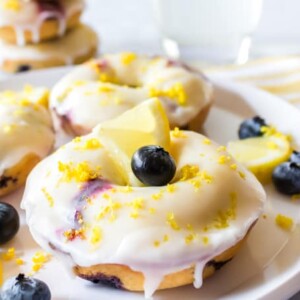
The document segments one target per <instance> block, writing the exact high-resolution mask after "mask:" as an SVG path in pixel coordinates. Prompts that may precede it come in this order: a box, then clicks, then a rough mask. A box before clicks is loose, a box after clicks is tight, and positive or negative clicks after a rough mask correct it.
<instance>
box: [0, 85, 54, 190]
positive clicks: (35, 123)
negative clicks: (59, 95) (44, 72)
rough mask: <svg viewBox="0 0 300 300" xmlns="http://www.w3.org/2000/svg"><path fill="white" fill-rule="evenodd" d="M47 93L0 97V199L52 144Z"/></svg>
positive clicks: (41, 90)
mask: <svg viewBox="0 0 300 300" xmlns="http://www.w3.org/2000/svg"><path fill="white" fill-rule="evenodd" d="M48 93H49V92H48V90H46V89H44V88H36V89H33V88H32V87H29V86H27V87H26V88H25V89H24V90H23V91H22V92H18V93H17V92H13V91H5V92H1V93H0V145H1V147H0V161H1V164H0V196H3V195H5V194H7V193H9V192H11V191H13V190H15V189H16V188H18V187H19V186H21V185H22V184H23V183H24V182H25V180H26V178H27V175H28V174H29V172H30V171H31V170H32V168H33V167H34V166H35V165H36V164H37V163H38V162H39V161H40V160H41V159H42V158H44V157H45V156H46V155H47V154H48V153H49V152H50V150H51V148H52V145H53V143H54V132H53V130H52V123H51V117H50V114H49V112H48V111H47V108H46V105H47V98H48Z"/></svg>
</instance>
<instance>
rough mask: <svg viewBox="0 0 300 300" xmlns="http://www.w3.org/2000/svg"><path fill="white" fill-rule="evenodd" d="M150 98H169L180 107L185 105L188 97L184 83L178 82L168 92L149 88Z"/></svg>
mask: <svg viewBox="0 0 300 300" xmlns="http://www.w3.org/2000/svg"><path fill="white" fill-rule="evenodd" d="M149 96H150V97H168V98H170V99H173V100H175V101H176V102H177V104H178V105H181V106H183V105H185V104H186V100H187V95H186V92H185V90H184V87H183V85H182V83H180V82H177V83H175V84H174V85H173V86H171V87H170V88H169V89H167V90H159V89H156V88H155V87H150V88H149Z"/></svg>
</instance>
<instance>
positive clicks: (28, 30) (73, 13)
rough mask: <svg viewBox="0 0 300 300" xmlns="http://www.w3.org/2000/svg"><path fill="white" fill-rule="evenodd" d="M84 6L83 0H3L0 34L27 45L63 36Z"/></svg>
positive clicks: (75, 23) (6, 39)
mask: <svg viewBox="0 0 300 300" xmlns="http://www.w3.org/2000/svg"><path fill="white" fill-rule="evenodd" d="M83 9H84V1H83V0H51V1H50V0H2V1H1V3H0V38H1V39H2V40H4V41H6V42H8V43H12V44H17V45H18V46H24V45H25V44H29V43H39V42H41V41H45V40H49V39H53V38H55V37H58V36H63V35H64V34H65V32H66V30H68V29H71V28H73V27H75V26H76V25H77V24H78V23H79V19H80V15H81V13H82V11H83Z"/></svg>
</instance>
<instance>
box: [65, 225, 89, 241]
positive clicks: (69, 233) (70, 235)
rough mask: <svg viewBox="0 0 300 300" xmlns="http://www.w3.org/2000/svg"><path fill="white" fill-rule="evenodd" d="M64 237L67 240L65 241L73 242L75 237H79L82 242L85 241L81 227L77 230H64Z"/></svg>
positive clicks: (83, 230)
mask: <svg viewBox="0 0 300 300" xmlns="http://www.w3.org/2000/svg"><path fill="white" fill-rule="evenodd" d="M64 237H65V238H66V239H67V241H73V240H74V239H76V238H77V237H79V238H80V239H82V240H85V229H84V228H83V227H82V228H79V229H70V230H66V231H65V232H64Z"/></svg>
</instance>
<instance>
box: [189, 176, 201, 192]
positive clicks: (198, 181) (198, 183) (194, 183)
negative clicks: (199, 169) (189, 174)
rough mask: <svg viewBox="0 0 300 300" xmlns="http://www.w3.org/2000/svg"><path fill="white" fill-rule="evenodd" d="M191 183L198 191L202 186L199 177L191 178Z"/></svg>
mask: <svg viewBox="0 0 300 300" xmlns="http://www.w3.org/2000/svg"><path fill="white" fill-rule="evenodd" d="M190 183H191V184H192V185H193V186H194V190H195V192H197V191H198V190H199V188H200V187H201V182H200V180H199V179H191V180H190Z"/></svg>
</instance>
